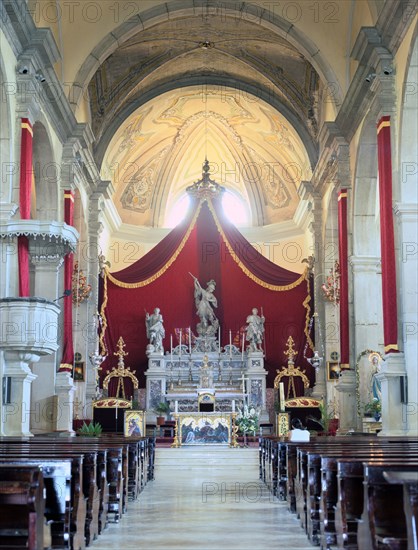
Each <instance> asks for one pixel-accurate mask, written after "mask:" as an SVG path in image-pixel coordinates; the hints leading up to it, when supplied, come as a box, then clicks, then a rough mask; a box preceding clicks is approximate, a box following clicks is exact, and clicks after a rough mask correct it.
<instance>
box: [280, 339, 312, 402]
mask: <svg viewBox="0 0 418 550" xmlns="http://www.w3.org/2000/svg"><path fill="white" fill-rule="evenodd" d="M286 345H287V350H286V351H285V352H284V354H285V355H287V357H288V360H287V367H282V368H281V370H278V369H277V375H276V378H275V379H274V389H275V390H277V389H278V388H279V383H280V381H281V379H282V378H284V377H287V378H290V381H289V384H288V387H287V396H286V399H290V398H291V396H290V391H291V390H292V393H293V396H292V397H293V398H296V397H297V396H296V388H295V381H294V378H295V377H296V376H297V377H299V378H302V382H303V386H304V387H305V388H309V378H308V377H307V376H306V374H305V372H306V371H305V370H303V371H302V370H301V369H300V367H295V363H294V360H293V358H294V357H296V355H297V354H298V352H297V351H296V350H295V348H294V346H295V342H294V340H293V338H292V337H291V336H289V338H288V339H287V342H286Z"/></svg>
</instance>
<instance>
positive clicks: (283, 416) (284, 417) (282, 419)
mask: <svg viewBox="0 0 418 550" xmlns="http://www.w3.org/2000/svg"><path fill="white" fill-rule="evenodd" d="M289 418H290V414H289V413H286V412H280V413H278V414H277V422H276V426H277V434H276V435H277V437H286V436H287V434H288V432H289V426H290V421H289Z"/></svg>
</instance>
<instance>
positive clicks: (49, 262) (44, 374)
mask: <svg viewBox="0 0 418 550" xmlns="http://www.w3.org/2000/svg"><path fill="white" fill-rule="evenodd" d="M35 244H36V241H35ZM31 245H32V242H31ZM31 263H32V266H33V268H34V272H35V273H34V275H35V287H34V295H35V296H43V297H45V298H48V299H50V300H54V299H56V298H57V297H58V293H59V271H60V267H61V265H62V263H63V257H62V255H59V254H58V255H49V256H42V255H39V254H36V253H34V251H33V250H31ZM59 303H60V302H57V304H59ZM55 332H56V334H57V335H59V334H60V332H61V327H60V326H57V327H56V329H55ZM58 353H59V351H55V352H54V353H51V355H44V356H43V357H41V358H40V360H39V362H38V363H36V364H34V365H33V366H32V372H33V373H34V374H35V375H36V376H37V379H36V380H35V381H34V383H33V384H32V408H35V407H39V406H40V408H41V410H42V411H44V412H45V411H50V410H52V409H53V408H54V396H55V376H56V371H57V366H58V358H57V355H58ZM52 420H53V419H52V418H51V415H50V414H44V413H42V414H40V415H37V414H35V415H32V418H31V429H32V430H33V432H34V433H40V432H51V431H53V430H54V425H53V422H52Z"/></svg>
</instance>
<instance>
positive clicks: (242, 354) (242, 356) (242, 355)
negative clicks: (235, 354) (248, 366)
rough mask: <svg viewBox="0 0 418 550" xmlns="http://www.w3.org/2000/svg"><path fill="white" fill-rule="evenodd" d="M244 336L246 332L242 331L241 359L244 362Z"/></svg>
mask: <svg viewBox="0 0 418 550" xmlns="http://www.w3.org/2000/svg"><path fill="white" fill-rule="evenodd" d="M244 338H245V334H244V333H242V353H241V361H242V362H244Z"/></svg>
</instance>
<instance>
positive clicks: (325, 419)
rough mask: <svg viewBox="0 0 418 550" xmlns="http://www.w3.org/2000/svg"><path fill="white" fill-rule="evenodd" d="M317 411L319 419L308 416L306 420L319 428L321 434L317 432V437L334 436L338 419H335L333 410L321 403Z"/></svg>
mask: <svg viewBox="0 0 418 550" xmlns="http://www.w3.org/2000/svg"><path fill="white" fill-rule="evenodd" d="M318 409H319V412H320V413H321V416H320V418H315V417H314V416H308V417H307V419H308V420H311V421H312V422H315V423H316V424H318V425H319V426H321V428H322V432H318V435H335V434H336V431H337V428H338V419H337V418H335V413H334V410H333V408H332V407H328V406H327V404H326V403H321V404H320V405H319V406H318ZM336 421H337V422H336Z"/></svg>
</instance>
